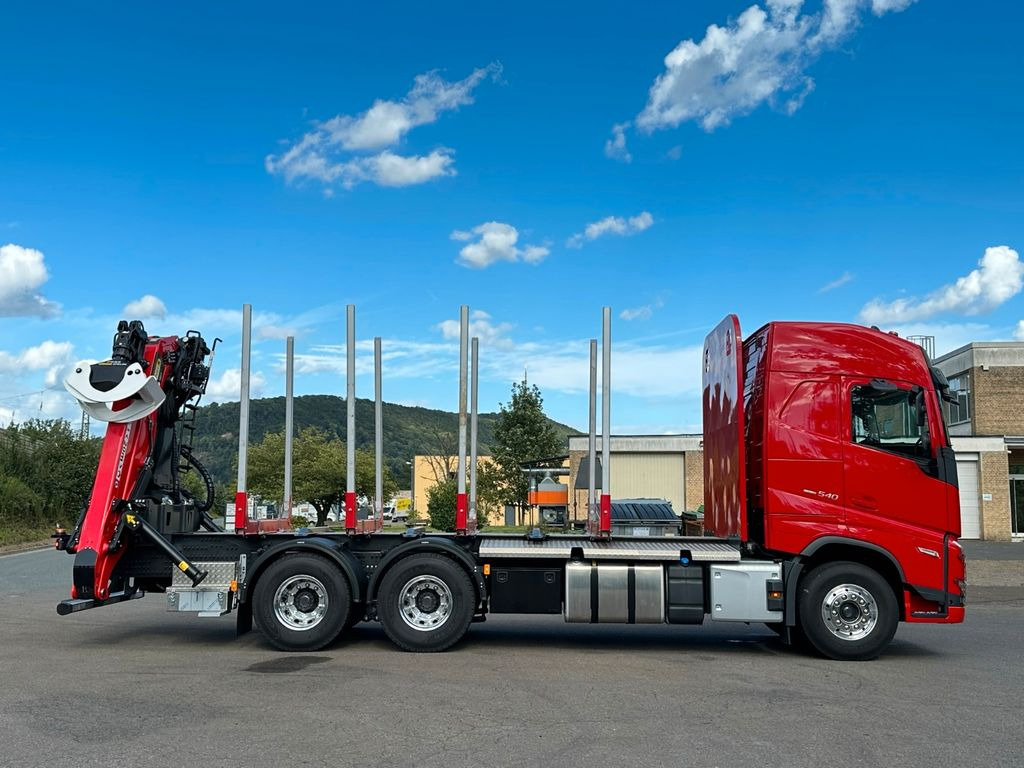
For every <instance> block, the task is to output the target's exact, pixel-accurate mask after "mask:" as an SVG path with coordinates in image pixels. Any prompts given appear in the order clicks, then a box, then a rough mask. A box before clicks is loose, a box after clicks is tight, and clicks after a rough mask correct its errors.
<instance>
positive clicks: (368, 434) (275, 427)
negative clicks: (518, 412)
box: [194, 395, 577, 487]
mask: <svg viewBox="0 0 1024 768" xmlns="http://www.w3.org/2000/svg"><path fill="white" fill-rule="evenodd" d="M496 418H497V414H495V413H482V414H480V416H479V436H480V453H481V454H488V453H490V447H491V443H492V441H493V439H494V422H495V419H496ZM383 419H384V463H385V464H386V465H387V466H389V467H390V468H391V472H392V475H393V476H394V478H395V479H396V480H397V481H398V483H399V486H400V487H405V486H406V485H408V483H407V482H406V483H403V482H402V480H403V478H405V477H407V476H408V474H409V468H408V467H407V466H406V464H405V462H407V461H409V460H410V459H411V458H412V457H413V456H414V455H416V454H436V453H449V452H450V453H455V452H456V451H457V449H458V444H457V443H456V442H455V440H456V437H455V436H456V433H457V430H458V415H457V414H455V413H449V412H448V411H435V410H431V409H429V408H417V407H411V406H407V405H396V404H394V403H384V404H383ZM551 423H552V425H554V428H555V431H556V433H557V434H558V436H559V437H560V438H562V439H563V440H565V439H566V438H567V437H568V436H569V435H570V434H575V433H576V432H577V430H575V429H573V428H572V427H569V426H567V425H565V424H559V423H558V422H556V421H552V422H551ZM249 425H250V426H249V440H250V442H251V443H256V442H259V441H261V440H262V439H263V436H264V435H266V434H267V433H272V432H281V431H282V430H283V429H284V398H283V397H270V398H266V399H261V400H252V401H251V402H250V405H249ZM306 427H316V428H317V429H320V430H322V431H324V432H326V433H327V434H328V435H330V436H336V437H339V438H342V439H344V438H345V399H344V398H342V397H336V396H334V395H303V396H301V397H296V398H295V431H296V432H299V431H300V430H302V429H304V428H306ZM373 436H374V426H373V401H372V400H363V399H360V398H356V447H357V448H359V449H365V450H370V451H372V450H373ZM566 445H567V440H566ZM194 447H195V452H196V455H197V456H198V457H199V458H200V460H201V461H202V462H203V463H204V464H205V465H206V466H207V467H208V468H209V470H210V472H211V473H212V474H213V477H214V480H216V482H217V483H218V485H219V484H222V483H233V482H234V475H233V473H234V461H235V457H236V455H237V453H238V403H213V404H211V405H206V406H203V407H202V408H200V409H199V413H198V414H197V417H196V435H195V442H194ZM566 449H567V450H568V447H567V448H566Z"/></svg>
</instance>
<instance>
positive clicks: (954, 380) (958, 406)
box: [945, 371, 971, 424]
mask: <svg viewBox="0 0 1024 768" xmlns="http://www.w3.org/2000/svg"><path fill="white" fill-rule="evenodd" d="M949 394H951V395H953V396H954V397H955V398H956V402H955V403H945V406H946V422H947V423H949V424H960V423H961V422H964V421H970V420H971V408H970V402H971V374H970V373H969V372H967V371H965V372H964V373H960V374H957V375H956V376H952V377H950V379H949Z"/></svg>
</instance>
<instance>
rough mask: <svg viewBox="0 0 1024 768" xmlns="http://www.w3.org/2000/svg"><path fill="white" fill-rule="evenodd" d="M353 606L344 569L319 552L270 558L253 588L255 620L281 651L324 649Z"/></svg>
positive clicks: (272, 643)
mask: <svg viewBox="0 0 1024 768" xmlns="http://www.w3.org/2000/svg"><path fill="white" fill-rule="evenodd" d="M351 611H352V594H351V591H350V590H349V587H348V582H347V581H346V580H345V576H344V574H342V573H341V571H339V570H338V568H336V567H335V566H333V565H332V564H331V563H330V562H328V561H327V560H325V559H324V558H322V557H317V556H316V555H306V554H291V555H285V556H283V557H282V558H281V559H280V560H277V561H275V562H273V563H271V564H270V566H269V567H268V568H267V570H266V571H264V573H263V575H262V576H260V579H259V581H257V582H256V589H255V591H254V592H253V612H254V613H255V615H256V623H257V625H258V626H259V628H260V630H261V631H262V632H263V634H264V635H266V637H267V639H268V640H269V641H270V643H271V645H273V646H274V647H276V648H280V649H281V650H282V651H315V650H318V649H320V648H323V647H324V646H325V645H327V644H328V643H329V642H331V641H332V640H334V638H336V637H337V636H338V635H339V634H340V633H341V631H342V629H343V628H344V627H345V623H346V621H348V618H349V614H350V613H351Z"/></svg>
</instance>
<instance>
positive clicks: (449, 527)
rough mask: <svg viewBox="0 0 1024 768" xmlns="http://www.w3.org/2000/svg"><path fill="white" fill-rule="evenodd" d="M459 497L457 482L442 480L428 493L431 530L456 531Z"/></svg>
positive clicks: (428, 514)
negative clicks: (456, 508)
mask: <svg viewBox="0 0 1024 768" xmlns="http://www.w3.org/2000/svg"><path fill="white" fill-rule="evenodd" d="M457 496H458V483H457V482H456V481H455V480H451V479H448V480H442V481H441V482H439V483H435V484H434V485H433V486H431V488H430V490H429V491H427V518H428V519H429V520H430V527H431V528H436V529H437V530H439V531H454V530H455V505H456V498H457Z"/></svg>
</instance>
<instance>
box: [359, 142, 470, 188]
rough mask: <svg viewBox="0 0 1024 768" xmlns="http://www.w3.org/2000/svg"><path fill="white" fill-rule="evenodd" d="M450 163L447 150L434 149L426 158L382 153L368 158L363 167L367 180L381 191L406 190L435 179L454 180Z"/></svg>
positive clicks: (449, 151)
mask: <svg viewBox="0 0 1024 768" xmlns="http://www.w3.org/2000/svg"><path fill="white" fill-rule="evenodd" d="M453 162H454V158H453V157H452V151H451V150H450V149H435V150H434V151H433V152H431V153H430V154H429V155H425V156H421V155H414V156H412V157H403V156H402V155H396V154H394V153H393V152H381V153H380V154H379V155H375V156H374V157H371V158H369V159H368V160H367V161H366V163H365V166H366V168H367V178H369V179H370V180H371V181H373V182H374V183H376V184H379V185H380V186H382V187H408V186H410V185H412V184H422V183H424V182H426V181H430V180H431V179H433V178H436V177H438V176H454V175H455V169H454V168H453V167H452V163H453Z"/></svg>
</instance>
